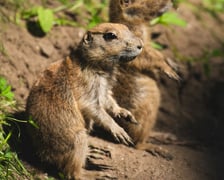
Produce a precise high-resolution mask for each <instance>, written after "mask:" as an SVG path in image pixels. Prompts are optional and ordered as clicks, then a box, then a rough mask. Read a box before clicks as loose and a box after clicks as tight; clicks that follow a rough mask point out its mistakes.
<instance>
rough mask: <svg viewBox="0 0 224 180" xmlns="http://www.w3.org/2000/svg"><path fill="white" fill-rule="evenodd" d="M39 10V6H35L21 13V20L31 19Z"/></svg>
mask: <svg viewBox="0 0 224 180" xmlns="http://www.w3.org/2000/svg"><path fill="white" fill-rule="evenodd" d="M39 8H40V7H39V6H36V7H33V8H31V9H28V10H24V11H22V13H21V18H22V19H30V18H31V17H34V16H37V12H38V9H39Z"/></svg>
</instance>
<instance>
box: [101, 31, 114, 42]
mask: <svg viewBox="0 0 224 180" xmlns="http://www.w3.org/2000/svg"><path fill="white" fill-rule="evenodd" d="M103 38H104V39H105V40H106V41H111V40H113V39H117V35H116V34H114V33H111V32H109V33H105V34H104V35H103Z"/></svg>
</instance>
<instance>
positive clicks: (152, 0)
mask: <svg viewBox="0 0 224 180" xmlns="http://www.w3.org/2000/svg"><path fill="white" fill-rule="evenodd" d="M170 7H172V1H171V0H111V1H110V7H109V16H110V21H111V22H114V23H121V24H125V25H126V26H128V28H129V29H130V30H131V31H133V32H134V34H135V35H136V36H138V37H139V38H141V39H142V40H143V42H144V44H145V47H144V51H143V53H142V54H141V55H140V56H139V57H138V60H136V61H133V62H131V63H129V66H131V67H132V68H136V69H138V70H140V71H155V70H160V71H162V72H164V73H165V74H166V75H168V76H169V77H170V78H173V79H176V80H179V76H178V75H177V74H176V72H175V71H174V70H173V69H175V68H176V66H177V65H175V63H174V62H172V61H171V60H170V59H167V58H166V57H164V55H163V54H162V53H160V52H159V51H158V50H155V49H153V48H152V47H150V40H151V39H150V33H149V32H150V30H149V25H148V23H149V21H150V20H152V19H153V18H154V17H157V16H158V15H161V14H162V13H164V12H165V11H167V10H168V9H169V8H170Z"/></svg>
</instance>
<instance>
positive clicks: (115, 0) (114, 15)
mask: <svg viewBox="0 0 224 180" xmlns="http://www.w3.org/2000/svg"><path fill="white" fill-rule="evenodd" d="M170 3H171V2H170V1H169V0H138V1H137V0H111V1H110V20H111V21H112V22H117V23H122V24H125V25H127V26H128V27H129V29H131V30H132V31H133V32H134V33H135V35H137V36H138V37H140V38H141V39H142V40H143V41H144V43H145V47H144V50H143V52H142V54H141V55H140V56H138V57H137V58H136V60H135V61H133V62H131V63H129V64H128V66H127V65H125V66H124V65H123V66H120V68H119V75H118V76H117V83H116V84H115V86H114V88H113V92H114V96H115V99H116V100H117V102H118V104H119V105H120V106H121V107H125V108H126V109H128V110H130V111H131V112H132V114H133V115H134V116H135V118H136V119H137V121H138V122H139V126H138V127H135V126H133V125H132V124H127V123H126V122H119V124H120V125H121V126H122V127H123V128H124V129H125V130H126V131H127V132H128V134H129V135H130V136H131V138H132V139H133V140H134V143H135V145H136V148H138V149H145V150H147V151H149V152H153V153H155V152H156V153H158V154H159V155H162V156H163V155H164V154H166V153H165V151H163V150H162V149H160V148H158V147H157V146H153V145H152V144H149V143H146V141H147V139H148V137H149V134H150V132H151V129H152V128H153V126H154V124H155V122H156V117H157V112H158V109H159V105H160V91H159V89H158V86H157V84H156V82H155V80H153V79H152V78H151V77H150V75H149V73H148V72H150V71H153V70H154V69H155V68H158V69H161V70H162V71H164V72H165V73H166V74H168V75H169V76H170V77H173V78H174V79H178V76H177V74H176V73H175V71H173V70H172V68H171V67H170V66H169V65H168V64H167V63H166V61H165V58H164V56H163V55H162V54H161V53H160V52H158V51H157V50H154V49H153V48H151V47H150V46H149V42H150V38H149V36H150V34H149V30H148V25H147V23H148V21H149V20H151V19H152V18H153V17H155V16H157V15H158V14H160V13H162V12H163V11H164V10H166V9H167V7H169V6H170ZM145 71H146V72H147V73H146V74H145ZM124 94H125V95H127V96H124ZM167 155H168V154H167Z"/></svg>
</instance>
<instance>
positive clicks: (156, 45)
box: [150, 42, 163, 50]
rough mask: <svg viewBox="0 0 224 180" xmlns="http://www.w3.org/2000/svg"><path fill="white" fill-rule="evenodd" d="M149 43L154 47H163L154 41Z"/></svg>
mask: <svg viewBox="0 0 224 180" xmlns="http://www.w3.org/2000/svg"><path fill="white" fill-rule="evenodd" d="M150 45H151V47H153V48H154V49H159V50H162V49H163V47H162V46H161V45H160V44H158V43H156V42H150Z"/></svg>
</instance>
